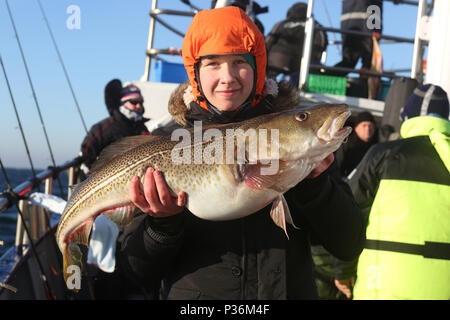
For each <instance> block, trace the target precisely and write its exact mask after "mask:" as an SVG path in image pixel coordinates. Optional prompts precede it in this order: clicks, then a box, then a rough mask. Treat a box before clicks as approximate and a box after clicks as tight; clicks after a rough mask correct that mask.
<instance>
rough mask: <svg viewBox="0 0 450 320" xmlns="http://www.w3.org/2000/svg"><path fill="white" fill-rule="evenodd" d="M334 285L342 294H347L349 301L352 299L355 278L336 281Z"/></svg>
mask: <svg viewBox="0 0 450 320" xmlns="http://www.w3.org/2000/svg"><path fill="white" fill-rule="evenodd" d="M334 285H335V286H336V288H337V289H338V290H339V291H340V292H342V293H343V294H345V296H346V297H347V299H351V297H352V291H353V286H354V285H355V278H354V277H352V278H349V279H342V280H338V279H334Z"/></svg>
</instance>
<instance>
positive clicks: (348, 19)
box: [328, 0, 383, 77]
mask: <svg viewBox="0 0 450 320" xmlns="http://www.w3.org/2000/svg"><path fill="white" fill-rule="evenodd" d="M370 6H377V7H378V8H379V17H373V16H372V17H371V16H370V14H377V12H375V13H374V12H373V11H370V12H368V8H369V7H370ZM382 13H383V0H343V1H342V14H341V29H343V30H353V31H359V32H366V33H371V34H372V35H373V36H374V37H375V38H376V39H377V40H379V38H380V34H381V31H382ZM368 19H370V21H368ZM374 19H377V21H378V22H379V28H377V23H376V22H377V21H375V20H374ZM368 22H369V23H368ZM372 50H373V40H372V37H371V36H362V35H353V34H345V33H343V34H342V61H341V62H339V63H338V64H336V65H335V67H344V68H351V69H354V68H355V66H356V64H357V62H358V60H359V58H361V59H362V70H370V69H371V66H372ZM347 73H348V72H344V71H329V72H328V74H330V75H338V76H342V77H344V76H346V75H347Z"/></svg>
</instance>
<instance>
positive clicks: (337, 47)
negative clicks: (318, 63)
mask: <svg viewBox="0 0 450 320" xmlns="http://www.w3.org/2000/svg"><path fill="white" fill-rule="evenodd" d="M321 2H322V5H323V8H324V9H325V14H326V16H327V19H328V23H329V24H330V26H331V27H332V28H334V27H333V21H332V20H331V17H330V13H329V12H328V7H327V4H326V2H325V1H321ZM332 34H333V38H334V41H335V42H337V38H336V33H334V32H333V33H332ZM335 47H336V51H337V53H338V55H339V56H341V50H340V49H339V46H335Z"/></svg>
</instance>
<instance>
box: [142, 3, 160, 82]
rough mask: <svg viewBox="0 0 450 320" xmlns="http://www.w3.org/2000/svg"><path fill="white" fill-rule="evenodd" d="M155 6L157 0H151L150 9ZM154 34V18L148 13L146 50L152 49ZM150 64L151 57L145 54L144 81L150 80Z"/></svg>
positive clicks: (153, 8)
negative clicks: (148, 24) (148, 23)
mask: <svg viewBox="0 0 450 320" xmlns="http://www.w3.org/2000/svg"><path fill="white" fill-rule="evenodd" d="M157 6H158V0H153V1H152V9H151V11H153V10H155V9H156V7H157ZM151 11H150V12H151ZM154 36H155V18H153V17H152V16H151V15H150V26H149V28H148V42H147V51H150V50H151V49H153V39H154ZM151 66H152V57H151V56H150V55H147V58H146V59H145V73H144V80H146V81H149V80H150V68H151Z"/></svg>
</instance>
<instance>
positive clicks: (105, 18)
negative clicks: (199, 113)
mask: <svg viewBox="0 0 450 320" xmlns="http://www.w3.org/2000/svg"><path fill="white" fill-rule="evenodd" d="M158 2H159V4H158V7H159V8H166V9H175V10H188V7H187V6H185V5H184V4H183V3H181V1H179V0H159V1H158ZM191 2H192V3H193V4H194V5H196V6H197V7H201V8H209V5H210V1H209V0H192V1H191ZM295 2H297V1H293V0H278V1H273V0H260V1H258V3H259V4H260V5H261V6H269V13H266V14H262V15H260V16H259V18H260V20H261V21H262V23H263V24H264V27H265V29H266V35H267V33H268V32H269V31H270V29H271V28H272V26H273V25H274V24H275V23H276V22H278V21H279V20H281V19H283V18H284V17H285V15H286V11H287V9H288V8H289V7H290V6H291V5H292V4H294V3H295ZM41 3H42V5H43V7H44V9H45V11H46V14H47V18H48V20H49V23H50V25H51V27H52V30H53V33H54V36H55V38H56V41H57V43H58V45H59V49H60V52H61V54H62V57H63V59H64V63H65V65H66V68H67V70H68V73H69V77H70V79H71V80H72V85H73V88H74V91H75V94H76V96H77V99H78V102H79V104H80V108H81V112H82V114H83V116H84V119H85V121H86V124H87V127H88V129H89V128H90V127H91V126H92V125H93V124H94V123H96V122H97V121H99V120H101V119H103V118H104V117H106V116H107V111H106V108H105V105H104V100H103V99H104V96H103V90H104V86H105V84H106V83H107V82H108V81H109V80H111V79H113V78H119V79H121V80H122V82H126V81H132V80H138V79H140V78H141V76H142V75H143V73H144V67H145V50H146V46H147V37H148V26H149V21H150V17H149V14H148V13H149V10H150V7H151V0H133V1H124V0H70V1H68V0H41ZM9 5H10V8H11V11H12V14H13V17H14V19H15V24H16V28H17V31H18V33H19V38H20V40H21V43H22V48H23V50H24V53H25V56H26V59H27V64H28V68H29V71H30V74H31V78H32V81H33V85H34V88H35V91H36V96H37V99H38V102H39V105H40V107H41V113H42V116H43V119H44V123H45V125H46V128H47V133H48V136H49V140H50V144H51V146H52V148H53V152H54V155H55V159H56V163H57V164H60V163H63V162H65V161H66V160H69V159H71V158H73V157H75V156H77V154H78V152H79V148H80V144H81V141H82V139H83V138H84V136H85V132H84V129H83V126H82V124H81V120H80V118H79V115H78V112H77V111H76V107H75V103H74V101H73V99H72V96H71V93H70V89H69V87H68V84H67V82H66V80H65V78H64V74H63V71H62V68H61V66H60V64H59V62H58V59H57V55H56V52H55V49H54V47H53V44H52V42H51V38H50V36H49V34H48V31H47V28H46V25H45V22H44V20H43V18H42V15H41V12H40V9H39V6H38V3H37V1H36V0H9ZM71 5H76V6H78V8H79V9H80V28H79V29H69V28H68V27H67V20H70V18H71V14H70V13H67V9H68V8H69V7H70V6H71ZM327 12H328V13H327ZM340 13H341V1H340V0H316V1H315V8H314V15H315V17H316V19H317V20H318V21H319V22H320V23H322V24H323V25H326V26H332V27H339V17H340ZM416 15H417V7H414V6H408V5H403V6H395V5H393V4H392V3H390V2H386V3H385V5H384V16H383V23H384V33H385V34H389V35H395V36H399V37H408V38H413V37H414V33H415V24H416ZM164 19H166V20H167V21H171V22H172V23H173V24H174V25H175V26H176V28H177V29H179V30H182V31H186V30H187V28H188V26H189V22H190V18H184V17H168V16H164ZM0 30H2V32H1V36H0V37H1V41H0V54H1V55H2V58H3V61H4V64H5V68H6V71H7V74H8V77H9V82H10V84H11V87H12V91H13V94H14V99H15V102H16V106H17V109H18V113H19V115H20V118H21V121H22V126H23V129H24V132H25V136H26V139H27V141H28V145H29V148H30V152H31V156H32V159H33V163H34V166H35V167H36V168H45V167H47V166H48V165H50V164H51V160H50V155H49V151H48V148H47V145H46V142H45V138H44V134H43V130H42V126H41V123H40V121H39V118H38V113H37V110H36V106H35V102H34V100H33V97H32V93H31V89H30V85H29V83H28V80H27V77H26V73H25V69H24V65H23V62H22V60H21V57H20V52H19V49H18V45H17V42H16V39H15V35H14V31H13V28H12V25H11V22H10V19H9V16H8V12H7V9H6V4H5V1H4V0H1V1H0ZM156 31H157V34H156V37H155V42H154V46H155V47H157V48H166V47H169V46H173V47H178V48H180V47H181V43H182V38H181V37H179V36H177V35H174V34H172V33H170V32H169V31H167V30H166V29H165V28H164V27H162V26H160V25H158V26H157V29H156ZM328 37H329V39H330V40H334V39H337V40H338V39H340V35H334V34H331V33H329V34H328ZM381 49H382V51H383V58H384V68H385V69H403V68H410V66H411V60H412V45H410V44H385V45H382V47H381ZM340 58H341V57H340V56H339V55H338V53H337V50H336V47H335V46H329V47H328V59H327V65H333V64H335V63H336V62H338V61H340ZM167 60H169V61H180V62H181V60H179V59H178V58H177V57H168V58H167ZM0 108H1V116H0V158H1V159H2V161H3V164H4V165H5V166H7V167H29V162H28V158H27V156H26V152H25V148H24V146H23V142H22V138H21V135H20V131H19V128H18V124H17V120H16V117H15V114H14V110H13V107H12V103H11V99H10V96H9V93H8V90H7V86H6V82H5V79H4V76H3V73H2V74H0Z"/></svg>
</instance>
